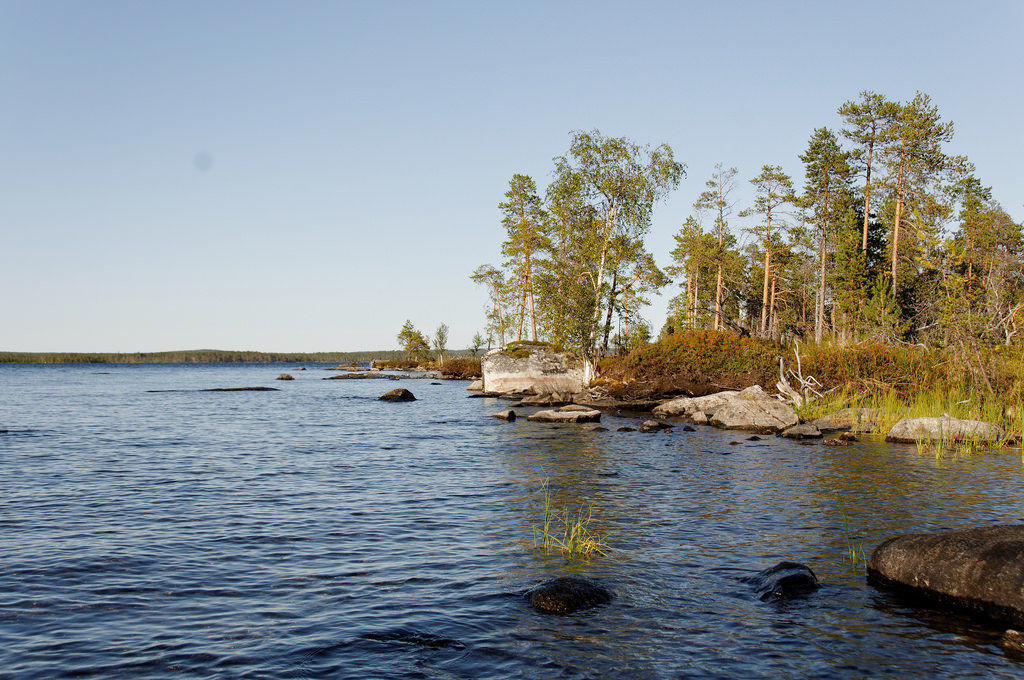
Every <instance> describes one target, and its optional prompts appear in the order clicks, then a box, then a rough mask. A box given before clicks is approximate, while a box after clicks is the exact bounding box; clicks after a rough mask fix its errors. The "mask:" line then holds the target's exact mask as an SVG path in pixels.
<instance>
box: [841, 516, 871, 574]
mask: <svg viewBox="0 0 1024 680" xmlns="http://www.w3.org/2000/svg"><path fill="white" fill-rule="evenodd" d="M839 516H840V517H842V518H843V541H844V543H845V544H846V559H847V561H849V563H850V569H851V570H852V571H853V572H854V573H860V572H863V571H864V570H865V569H866V568H867V563H868V561H867V558H866V557H865V555H864V544H863V543H855V542H854V540H853V532H852V531H850V518H849V517H847V515H846V503H844V502H843V500H842V499H841V498H840V499H839Z"/></svg>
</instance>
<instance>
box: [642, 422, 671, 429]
mask: <svg viewBox="0 0 1024 680" xmlns="http://www.w3.org/2000/svg"><path fill="white" fill-rule="evenodd" d="M671 429H672V426H671V425H669V424H668V423H665V422H662V421H660V420H645V421H644V422H643V424H642V425H640V431H641V432H659V431H661V430H671Z"/></svg>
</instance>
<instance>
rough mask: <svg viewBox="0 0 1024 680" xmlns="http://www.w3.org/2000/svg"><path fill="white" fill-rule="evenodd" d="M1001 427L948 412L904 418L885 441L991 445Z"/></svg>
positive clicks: (1002, 435) (1002, 434)
mask: <svg viewBox="0 0 1024 680" xmlns="http://www.w3.org/2000/svg"><path fill="white" fill-rule="evenodd" d="M1005 437H1006V433H1005V432H1003V430H1002V428H1000V427H998V426H996V425H993V424H991V423H985V422H982V421H980V420H960V419H959V418H953V417H950V416H948V415H943V416H940V417H938V418H904V419H903V420H901V421H899V422H898V423H896V424H895V425H893V427H892V429H891V430H889V434H888V435H886V437H885V441H887V442H897V443H903V444H912V443H914V442H918V441H936V440H941V441H946V442H961V441H975V442H978V443H982V444H994V443H996V442H999V441H1002V440H1003V439H1004V438H1005Z"/></svg>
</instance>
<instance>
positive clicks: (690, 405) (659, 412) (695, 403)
mask: <svg viewBox="0 0 1024 680" xmlns="http://www.w3.org/2000/svg"><path fill="white" fill-rule="evenodd" d="M737 394H739V392H734V391H731V390H730V391H725V392H717V393H715V394H706V395H704V396H703V397H680V398H678V399H673V400H672V401H667V402H665V403H664V404H661V405H660V406H656V407H655V408H654V411H653V413H654V415H656V416H658V417H659V418H665V417H668V416H692V415H693V414H694V413H697V412H698V411H708V410H710V409H713V408H715V407H716V406H722V405H723V404H726V403H728V402H729V400H731V399H732V398H733V397H735V396H736V395H737Z"/></svg>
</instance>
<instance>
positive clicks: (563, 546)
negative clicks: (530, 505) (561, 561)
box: [533, 479, 611, 561]
mask: <svg viewBox="0 0 1024 680" xmlns="http://www.w3.org/2000/svg"><path fill="white" fill-rule="evenodd" d="M541 488H542V489H543V491H544V515H543V518H542V520H541V524H540V526H539V527H536V526H535V527H533V549H534V550H536V551H538V552H542V553H544V554H545V555H548V554H549V553H551V552H554V551H557V552H560V553H562V555H563V556H565V558H566V559H568V560H570V561H582V560H586V559H590V558H593V557H595V556H596V555H602V556H607V555H608V551H609V550H611V548H609V547H608V544H607V542H606V541H605V539H606V537H607V535H606V534H599V533H597V532H595V531H594V530H593V529H592V528H591V525H592V523H593V515H592V508H587V509H586V510H584V509H583V508H580V509H578V510H577V511H576V512H571V511H570V510H569V509H568V508H563V509H562V510H561V511H559V510H556V509H554V508H553V507H552V505H551V490H550V489H549V488H548V480H547V479H545V480H544V482H543V484H542V485H541Z"/></svg>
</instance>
